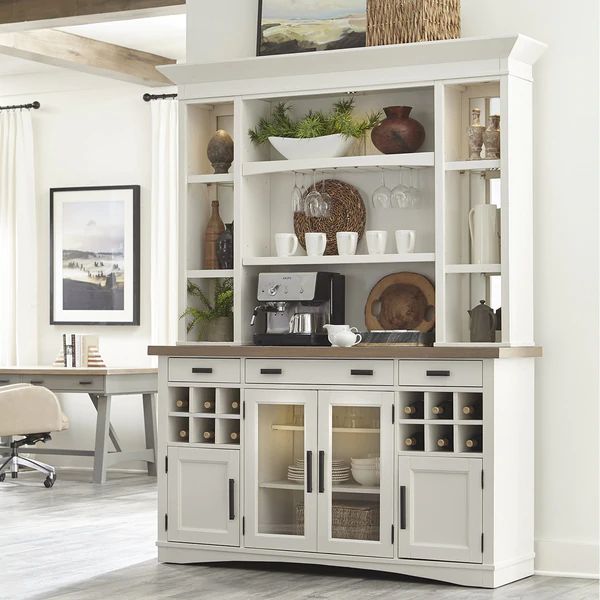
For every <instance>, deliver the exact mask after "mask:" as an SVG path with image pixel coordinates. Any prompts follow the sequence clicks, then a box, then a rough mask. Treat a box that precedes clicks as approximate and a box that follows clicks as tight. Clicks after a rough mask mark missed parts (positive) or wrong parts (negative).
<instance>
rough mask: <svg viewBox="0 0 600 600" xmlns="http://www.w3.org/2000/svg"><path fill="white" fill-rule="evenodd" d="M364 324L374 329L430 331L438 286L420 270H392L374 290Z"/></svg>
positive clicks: (371, 329)
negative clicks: (404, 271) (396, 271)
mask: <svg viewBox="0 0 600 600" xmlns="http://www.w3.org/2000/svg"><path fill="white" fill-rule="evenodd" d="M365 324H366V326H367V329H368V330H369V331H373V330H374V329H387V330H389V329H410V330H417V331H422V332H427V331H431V330H432V329H433V328H434V326H435V289H434V287H433V284H432V283H431V282H430V281H429V279H427V278H426V277H424V276H423V275H419V274H418V273H393V274H391V275H387V276H386V277H384V278H383V279H381V280H380V281H379V282H378V283H377V284H376V285H375V286H374V287H373V289H372V290H371V293H370V294H369V297H368V299H367V303H366V305H365Z"/></svg>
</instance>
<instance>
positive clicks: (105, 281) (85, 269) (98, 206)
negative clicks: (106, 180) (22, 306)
mask: <svg viewBox="0 0 600 600" xmlns="http://www.w3.org/2000/svg"><path fill="white" fill-rule="evenodd" d="M50 323H51V324H63V323H64V324H67V323H68V324H87V325H139V323H140V186H138V185H128V186H110V187H85V188H54V189H51V190H50Z"/></svg>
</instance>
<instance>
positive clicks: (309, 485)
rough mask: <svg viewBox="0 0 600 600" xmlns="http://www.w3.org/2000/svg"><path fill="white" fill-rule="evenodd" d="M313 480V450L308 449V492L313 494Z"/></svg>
mask: <svg viewBox="0 0 600 600" xmlns="http://www.w3.org/2000/svg"><path fill="white" fill-rule="evenodd" d="M312 491H313V481H312V450H307V451H306V493H307V494H312Z"/></svg>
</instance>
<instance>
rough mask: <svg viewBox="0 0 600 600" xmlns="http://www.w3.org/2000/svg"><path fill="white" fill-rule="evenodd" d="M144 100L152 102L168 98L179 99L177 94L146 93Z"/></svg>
mask: <svg viewBox="0 0 600 600" xmlns="http://www.w3.org/2000/svg"><path fill="white" fill-rule="evenodd" d="M142 98H143V99H144V102H150V100H165V99H166V98H177V94H148V93H145V94H144V95H143V96H142Z"/></svg>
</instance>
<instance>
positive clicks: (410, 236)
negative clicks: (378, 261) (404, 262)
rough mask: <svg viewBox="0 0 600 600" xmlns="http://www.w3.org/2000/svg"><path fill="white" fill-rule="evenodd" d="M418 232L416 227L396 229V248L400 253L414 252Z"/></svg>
mask: <svg viewBox="0 0 600 600" xmlns="http://www.w3.org/2000/svg"><path fill="white" fill-rule="evenodd" d="M416 241H417V234H416V232H415V231H414V229H398V230H397V231H396V249H397V250H398V254H408V253H409V252H414V250H415V242H416Z"/></svg>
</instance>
